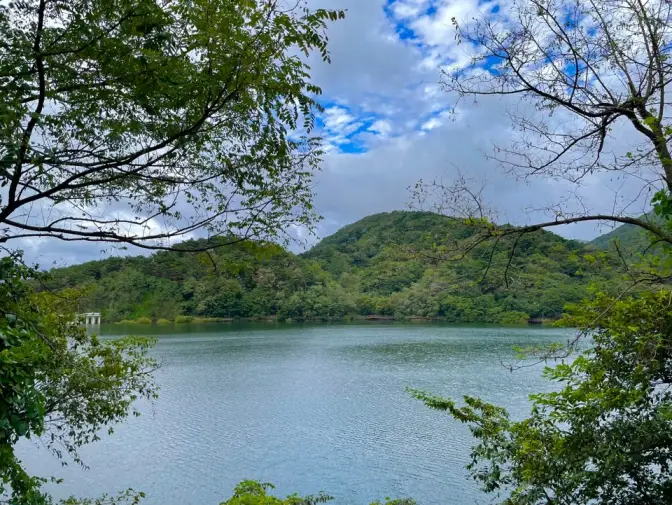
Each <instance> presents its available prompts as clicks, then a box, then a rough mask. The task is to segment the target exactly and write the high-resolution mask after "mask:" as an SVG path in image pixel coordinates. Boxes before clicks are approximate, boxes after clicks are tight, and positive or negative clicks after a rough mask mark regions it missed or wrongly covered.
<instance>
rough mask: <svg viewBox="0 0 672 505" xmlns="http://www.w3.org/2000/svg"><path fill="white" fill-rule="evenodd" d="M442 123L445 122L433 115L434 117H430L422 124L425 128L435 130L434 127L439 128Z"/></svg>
mask: <svg viewBox="0 0 672 505" xmlns="http://www.w3.org/2000/svg"><path fill="white" fill-rule="evenodd" d="M442 124H443V122H442V121H441V120H440V119H439V118H438V117H432V118H429V119H428V120H427V121H425V122H424V123H423V124H422V127H421V128H422V129H423V130H426V131H429V130H433V129H434V128H438V127H439V126H441V125H442Z"/></svg>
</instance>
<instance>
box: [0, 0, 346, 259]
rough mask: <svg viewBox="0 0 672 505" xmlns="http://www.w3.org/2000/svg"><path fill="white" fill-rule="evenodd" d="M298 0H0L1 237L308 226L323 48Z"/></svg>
mask: <svg viewBox="0 0 672 505" xmlns="http://www.w3.org/2000/svg"><path fill="white" fill-rule="evenodd" d="M341 17H343V12H338V11H331V10H310V9H308V8H307V7H306V6H305V5H304V4H303V2H292V3H291V4H290V3H287V4H285V3H284V2H282V1H276V0H272V1H263V2H258V1H256V0H243V1H237V2H220V1H209V0H208V1H200V2H192V1H188V0H171V1H167V2H156V1H155V0H113V1H109V0H104V1H103V0H94V1H90V0H75V1H62V0H39V1H35V2H10V3H7V4H3V5H2V6H0V38H1V39H2V40H3V43H2V45H1V46H0V85H1V86H2V89H3V93H4V98H3V103H2V105H1V106H0V135H1V136H2V147H0V158H1V159H2V164H1V165H0V183H1V185H2V187H3V188H4V192H3V194H2V195H1V200H0V224H2V226H3V228H2V235H1V237H0V238H1V239H2V241H10V240H12V241H13V240H16V239H18V238H21V237H55V238H58V239H61V240H68V241H105V242H110V241H111V242H120V243H123V244H132V245H136V246H141V247H150V248H170V247H171V244H172V243H171V240H170V239H172V238H174V237H180V236H183V235H185V234H188V233H192V232H196V231H199V230H203V231H202V233H209V234H226V235H228V236H231V237H232V240H240V239H242V238H248V237H277V236H278V235H282V234H283V232H284V231H285V230H286V229H287V227H288V226H289V224H300V225H305V226H308V227H310V226H311V225H312V223H313V222H314V220H315V219H316V215H315V214H314V213H313V211H312V206H311V196H312V190H311V176H312V173H313V171H314V169H315V168H316V166H317V163H318V162H319V159H320V154H321V150H320V141H319V139H317V138H313V137H311V136H310V135H311V130H312V127H313V124H314V113H315V111H316V109H319V105H318V103H317V102H316V101H315V97H316V96H317V95H318V94H319V93H320V89H319V88H318V87H317V86H315V85H314V84H312V83H311V82H310V80H309V74H308V70H309V68H308V65H307V63H306V61H305V58H304V55H308V54H309V53H310V52H317V53H319V54H320V55H321V57H322V59H324V60H328V59H329V55H328V52H327V47H326V36H325V33H324V30H325V27H326V23H327V22H328V21H329V20H336V19H338V18H341Z"/></svg>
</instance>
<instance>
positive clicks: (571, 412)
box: [413, 291, 672, 505]
mask: <svg viewBox="0 0 672 505" xmlns="http://www.w3.org/2000/svg"><path fill="white" fill-rule="evenodd" d="M670 306H672V293H670V292H669V291H660V292H657V293H648V294H646V295H645V296H642V297H640V298H638V299H633V298H627V299H623V300H614V299H612V298H609V297H598V298H597V299H595V300H594V301H593V302H592V303H591V304H590V305H589V306H588V307H579V306H577V307H575V309H574V314H573V315H572V316H571V317H568V318H567V319H566V321H565V322H566V323H567V324H571V325H577V326H580V327H582V328H584V329H585V330H590V331H591V332H592V334H593V343H594V345H593V346H592V347H591V348H590V349H588V350H586V351H585V352H584V353H582V354H581V355H580V356H578V357H577V358H576V359H575V360H573V361H570V362H567V363H562V364H560V365H558V366H556V367H554V368H550V367H549V368H546V370H545V374H546V376H547V377H548V378H549V379H550V380H552V381H554V382H556V383H557V384H558V386H559V391H556V392H553V393H542V394H536V395H532V401H533V407H532V414H531V416H530V417H528V418H526V419H524V420H522V421H514V420H512V419H511V418H510V417H509V414H508V413H507V412H506V410H504V409H502V408H500V407H497V406H494V405H491V404H488V403H486V402H484V401H482V400H480V399H478V398H473V397H465V398H464V405H463V406H458V405H457V404H456V403H455V402H454V401H452V400H450V399H444V398H440V397H435V396H432V395H428V394H426V393H423V392H419V391H414V392H413V394H414V395H415V396H416V397H417V398H419V399H420V400H422V401H424V402H425V404H426V405H428V406H429V407H431V408H434V409H438V410H442V411H447V412H449V413H450V415H452V416H453V417H454V418H456V419H457V420H459V421H462V422H464V423H467V424H469V426H470V428H471V432H472V434H473V436H474V437H475V438H476V440H477V441H478V443H477V445H475V446H474V448H473V449H472V454H471V458H472V459H471V463H470V464H469V466H468V468H469V469H470V470H471V474H472V476H473V478H474V479H475V480H476V481H478V482H479V483H480V484H481V485H482V487H483V489H484V490H485V491H487V492H491V493H496V494H497V497H498V498H499V500H498V501H499V502H500V503H504V504H517V505H523V504H525V505H528V504H529V505H532V504H535V505H536V504H544V505H550V504H554V505H564V504H566V505H570V504H571V505H579V504H596V505H600V504H604V505H606V504H609V505H621V504H622V505H625V504H628V505H632V504H649V505H654V504H660V505H663V504H666V503H670V499H672V466H671V465H670V463H671V460H670V451H671V450H672V395H671V394H670V390H669V386H670V383H671V382H672V373H671V372H672V311H671V310H670ZM598 320H599V323H597V322H596V321H598Z"/></svg>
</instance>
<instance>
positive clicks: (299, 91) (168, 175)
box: [0, 0, 343, 503]
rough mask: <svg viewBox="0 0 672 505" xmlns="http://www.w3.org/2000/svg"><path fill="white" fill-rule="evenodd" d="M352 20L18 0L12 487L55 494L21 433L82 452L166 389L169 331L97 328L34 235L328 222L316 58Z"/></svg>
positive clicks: (232, 7)
mask: <svg viewBox="0 0 672 505" xmlns="http://www.w3.org/2000/svg"><path fill="white" fill-rule="evenodd" d="M342 17H343V12H340V11H333V10H323V9H318V10H310V9H309V8H308V7H306V6H305V5H304V3H303V2H301V1H299V2H288V3H287V4H285V3H284V2H283V1H282V0H262V1H258V0H241V1H236V2H226V1H219V0H204V1H199V2H195V3H194V2H191V1H188V0H175V1H169V2H157V1H156V0H74V1H67V2H66V1H63V0H28V1H18V2H10V3H6V4H3V5H1V6H0V39H2V43H1V44H0V87H2V90H3V101H2V104H0V140H1V142H0V187H1V188H3V190H2V192H1V194H0V242H2V243H6V244H7V248H4V247H3V252H4V253H6V256H5V257H3V258H1V261H2V263H1V264H0V274H1V275H2V276H1V277H0V388H1V390H2V398H1V399H0V500H3V501H4V499H5V497H7V499H8V500H9V501H10V502H11V503H37V502H40V501H45V500H47V499H48V497H46V496H45V495H43V494H42V493H41V492H40V490H39V485H40V484H41V482H42V481H41V479H38V478H34V477H31V476H30V475H29V474H28V473H27V472H26V470H25V469H24V468H23V467H22V466H21V463H20V461H18V460H17V459H16V456H15V454H14V445H15V444H16V443H17V441H18V440H19V439H21V438H30V437H35V436H47V438H48V444H47V445H49V446H51V447H52V448H53V451H54V452H55V453H56V454H57V455H58V456H61V455H62V452H61V451H62V449H64V451H65V452H67V453H69V454H70V455H71V456H73V457H74V459H75V461H78V458H77V455H76V454H77V453H76V450H77V448H78V447H79V446H80V445H82V444H84V443H88V442H90V441H93V440H95V439H96V438H97V436H98V435H97V433H98V430H99V429H100V428H102V427H104V426H108V425H110V424H111V423H115V422H118V421H121V420H123V419H124V418H125V417H126V416H127V415H128V414H129V413H131V412H133V410H132V404H133V401H134V400H135V399H136V398H138V397H141V396H144V397H148V398H151V397H153V396H154V394H155V391H156V389H155V386H154V383H153V382H152V378H151V369H152V368H153V362H152V360H151V359H150V358H149V357H148V355H147V350H148V347H149V345H150V344H151V342H149V341H146V340H142V339H125V340H119V341H114V342H101V341H98V340H97V339H96V338H95V337H93V336H90V335H86V334H85V333H84V332H83V331H81V330H80V329H79V328H78V326H77V319H76V316H75V315H74V310H73V307H74V301H73V298H72V297H70V296H65V295H64V294H59V295H58V296H54V295H52V294H50V293H49V292H44V293H41V294H35V293H34V292H33V291H32V290H31V288H30V287H29V286H28V285H27V282H28V281H36V280H40V279H41V278H42V275H41V274H40V273H39V272H38V271H37V270H35V269H32V268H28V267H27V266H25V265H24V264H23V261H22V259H21V256H20V255H19V254H17V253H16V251H15V250H14V249H12V248H15V247H16V246H15V245H14V244H16V241H17V240H18V239H21V238H34V237H47V238H55V239H60V240H64V241H87V242H111V243H115V244H121V245H122V246H126V245H134V246H138V247H143V248H149V249H168V250H172V249H175V248H176V247H175V244H174V243H173V242H172V239H174V238H176V237H181V236H184V235H187V234H193V233H196V232H200V233H205V234H211V235H219V236H221V237H222V238H218V239H217V240H211V241H200V242H198V241H197V242H191V243H188V245H191V246H194V247H192V248H188V249H189V250H201V251H203V250H209V249H213V248H216V247H221V246H223V245H227V244H230V243H233V242H239V241H242V240H245V239H248V238H251V237H255V238H271V239H277V238H286V237H287V235H286V230H287V229H288V227H289V226H290V225H291V224H298V225H303V226H307V227H309V228H310V227H311V226H312V224H313V223H314V221H315V219H316V215H315V214H314V212H313V210H312V206H311V196H312V191H311V176H312V173H313V171H314V169H315V168H316V166H317V164H318V162H319V159H320V155H321V150H320V141H319V139H317V138H315V137H312V136H311V131H312V128H313V124H314V115H315V112H316V111H317V110H319V109H320V106H319V104H318V103H317V102H316V99H315V97H316V95H318V94H319V93H320V89H319V88H318V87H317V86H315V85H314V84H312V83H311V82H310V80H309V79H310V76H309V73H308V71H309V68H308V65H307V63H306V61H305V58H304V56H307V55H309V54H310V53H311V52H318V53H319V55H320V56H321V57H322V59H323V60H325V61H328V59H329V55H328V52H327V46H326V35H325V33H324V31H325V28H326V23H327V22H328V21H335V20H337V19H339V18H342ZM135 277H137V276H135ZM138 280H139V281H142V280H143V279H138ZM54 444H57V445H54ZM58 446H61V447H62V449H58Z"/></svg>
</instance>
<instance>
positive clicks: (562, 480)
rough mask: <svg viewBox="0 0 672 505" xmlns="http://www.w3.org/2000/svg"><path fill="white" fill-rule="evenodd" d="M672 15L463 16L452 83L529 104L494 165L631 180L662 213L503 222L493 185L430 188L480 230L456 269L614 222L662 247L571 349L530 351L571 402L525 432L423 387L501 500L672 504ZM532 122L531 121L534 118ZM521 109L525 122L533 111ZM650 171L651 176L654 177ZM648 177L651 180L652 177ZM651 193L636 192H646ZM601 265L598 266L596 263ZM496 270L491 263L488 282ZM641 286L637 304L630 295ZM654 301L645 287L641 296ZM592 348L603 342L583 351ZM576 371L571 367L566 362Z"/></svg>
mask: <svg viewBox="0 0 672 505" xmlns="http://www.w3.org/2000/svg"><path fill="white" fill-rule="evenodd" d="M671 14H672V4H670V2H667V1H665V0H649V1H641V0H604V1H599V2H598V1H594V0H517V1H515V2H512V3H511V5H509V6H507V8H506V9H502V10H501V12H500V11H491V12H489V14H487V15H486V16H485V17H484V18H482V19H476V20H472V21H468V22H466V23H462V22H461V20H454V21H453V22H454V25H455V28H456V30H457V37H458V39H459V40H460V41H461V42H463V43H464V44H465V46H466V47H468V48H472V49H473V50H474V58H473V60H472V66H471V68H467V69H461V70H457V71H454V72H452V71H451V72H447V73H445V74H444V80H443V83H444V87H445V89H446V90H447V91H448V92H451V93H456V94H457V96H458V97H480V96H487V95H494V96H508V97H509V98H511V97H514V98H515V97H519V98H520V99H521V103H520V107H519V108H518V111H516V110H514V109H512V112H511V121H512V125H513V127H514V128H513V129H514V130H515V131H517V132H519V136H518V137H517V138H516V139H514V141H513V142H512V143H511V144H507V145H503V146H496V148H495V150H494V152H493V154H492V156H491V158H492V159H494V160H496V161H498V162H499V163H500V165H501V166H502V167H504V168H505V169H507V170H511V171H512V172H513V173H515V174H517V175H522V176H524V177H528V176H542V177H551V178H557V177H562V178H566V179H568V180H569V181H572V182H575V183H578V182H580V181H581V180H582V179H583V178H585V177H586V176H588V175H590V174H593V173H595V172H598V171H613V172H616V173H618V174H621V175H626V176H627V175H633V176H634V177H632V178H631V181H632V183H638V184H640V185H641V193H640V194H647V193H648V194H650V195H651V204H652V206H653V213H651V214H647V215H645V216H631V215H627V214H626V213H624V212H618V211H614V212H613V213H604V214H593V213H590V212H587V211H585V212H574V213H571V212H570V213H568V212H566V211H565V210H564V209H563V206H562V205H561V202H560V203H559V204H558V205H556V206H554V207H553V208H552V209H551V210H552V211H553V212H554V216H553V219H551V220H549V221H546V222H539V223H536V224H532V225H529V226H522V227H515V226H497V225H496V224H494V223H492V222H491V219H490V218H489V217H490V211H489V209H488V206H487V205H486V204H485V202H484V201H483V198H482V194H483V193H482V189H481V188H478V187H476V188H475V187H474V186H473V184H472V183H471V181H469V180H468V179H467V178H465V177H464V176H461V175H459V176H458V178H457V180H456V181H454V182H453V183H450V184H445V185H444V184H443V183H442V182H441V181H435V182H434V183H431V184H428V185H426V184H424V183H422V182H421V183H420V184H419V185H418V186H417V188H416V193H415V196H416V197H417V198H418V199H419V201H421V202H423V201H427V199H431V198H435V199H436V200H435V203H436V205H437V206H438V208H439V210H442V211H446V212H452V211H457V212H460V213H461V214H462V216H464V217H465V218H466V222H468V223H469V224H470V225H472V226H473V227H474V228H475V229H476V230H477V232H475V233H474V235H473V239H472V240H471V241H470V242H469V243H468V244H466V245H465V244H461V249H459V248H452V249H451V248H450V247H444V248H443V250H442V251H441V252H442V253H445V254H444V256H445V257H448V258H450V259H461V258H462V257H464V254H465V253H464V250H465V249H466V250H467V251H470V250H477V249H478V248H479V247H482V244H489V247H490V250H491V252H492V254H491V256H490V257H492V255H494V253H495V251H496V250H497V249H498V247H499V248H502V249H505V250H507V254H508V258H509V259H508V263H507V265H506V268H505V269H504V272H503V276H504V279H505V281H506V284H507V285H508V284H509V270H510V266H511V264H512V262H513V260H514V256H515V254H516V253H517V248H518V246H519V245H520V244H521V243H522V242H521V241H522V240H524V237H525V236H526V235H528V234H530V233H532V232H536V231H538V230H541V229H543V228H548V227H554V226H559V225H563V224H569V223H576V222H582V221H611V222H615V223H625V224H631V225H634V226H637V227H639V228H641V229H643V230H646V231H647V232H648V234H649V239H650V242H651V244H652V245H654V244H658V245H659V246H660V247H661V249H660V250H659V251H658V253H657V254H656V255H655V257H652V258H651V257H649V258H647V261H646V262H643V264H641V265H630V264H628V262H627V261H626V259H625V257H624V256H623V255H622V254H621V253H620V251H619V249H618V246H617V252H618V253H619V256H620V258H621V260H622V262H623V265H624V267H625V269H626V277H627V280H628V285H627V287H626V288H625V289H623V290H620V292H618V293H614V294H611V295H608V294H604V293H602V292H600V291H599V290H597V291H594V292H592V293H587V296H588V299H587V300H586V302H585V303H584V304H582V305H579V306H575V307H573V308H572V309H571V312H570V315H569V316H568V317H567V318H566V319H565V322H566V323H567V324H569V325H571V326H574V327H577V328H579V330H578V332H577V334H576V336H575V338H574V339H572V340H571V341H570V342H569V343H568V345H553V346H550V347H547V348H540V349H532V350H529V351H528V352H526V353H523V357H527V358H529V357H532V358H533V359H534V360H535V361H536V362H537V364H538V363H539V362H548V361H549V360H551V359H559V360H561V362H560V363H559V364H556V365H555V366H554V367H547V368H546V369H545V374H546V376H547V377H548V378H549V379H551V380H553V381H556V382H557V383H559V386H560V390H559V391H557V392H554V393H548V394H536V395H532V396H531V400H532V403H533V406H532V412H531V415H530V416H529V417H528V418H526V419H524V420H522V421H513V420H512V419H511V418H510V416H509V414H508V413H507V412H506V411H505V410H504V409H502V408H500V407H497V406H494V405H491V404H488V403H487V402H484V401H483V400H481V399H478V398H473V397H465V398H464V404H463V405H458V403H456V402H455V401H454V400H452V399H444V398H439V397H436V396H433V395H431V394H427V393H424V392H421V391H413V394H414V395H415V396H416V398H418V399H420V400H422V401H424V402H425V404H426V405H428V406H429V407H432V408H436V409H439V410H443V411H446V412H448V413H449V414H450V415H451V416H452V417H453V418H455V419H457V420H459V421H461V422H464V423H467V424H468V425H469V427H470V429H471V431H472V434H473V436H474V437H475V438H476V440H477V443H476V445H475V446H474V448H473V450H472V461H471V463H470V465H469V469H470V470H471V472H472V477H473V478H475V479H476V480H477V481H478V482H480V483H481V485H482V487H483V489H484V490H485V491H486V492H490V493H495V494H496V498H495V499H496V500H497V501H499V502H500V503H505V504H530V505H531V504H535V505H536V504H539V505H542V504H543V505H562V504H567V505H569V504H572V505H575V504H593V503H594V504H610V505H615V504H626V503H627V504H635V503H637V504H663V503H669V502H670V499H672V475H670V465H671V464H672V459H671V458H670V443H671V440H670V438H669V434H670V433H671V428H672V426H671V425H670V423H671V422H672V416H671V415H670V412H672V409H671V407H672V405H671V404H670V400H671V399H672V398H671V397H670V395H669V392H668V391H667V388H668V387H669V382H670V366H671V365H670V363H671V361H670V341H671V337H672V335H671V334H670V328H672V325H671V321H670V315H671V314H672V311H670V306H671V302H672V299H671V298H670V289H669V283H670V280H671V279H672V275H671V270H670V267H671V266H672V254H670V253H671V251H672V249H671V246H672V205H671V202H672V199H671V193H672V158H671V157H670V151H669V142H670V137H671V135H672V126H671V125H670V115H669V111H668V109H669V98H668V96H667V95H668V92H669V84H670V82H672V81H671V77H672V66H670V56H671V55H672V54H671V53H672V46H670V44H669V40H670V35H671V34H672V16H671ZM530 110H532V112H530ZM521 111H522V112H521ZM616 131H619V132H624V131H627V132H629V134H630V135H631V136H633V137H637V138H639V139H640V141H641V142H640V144H639V146H638V147H636V148H634V149H633V150H632V151H631V152H620V151H619V150H618V146H615V147H614V146H613V139H612V138H611V137H612V135H613V134H614V132H616ZM651 173H653V175H650V174H651ZM647 174H648V175H649V177H647ZM638 181H639V182H638ZM592 259H593V261H595V258H592ZM491 264H492V262H491V261H489V262H488V263H487V264H486V267H485V273H484V275H485V274H487V273H488V270H489V269H490V266H491ZM635 287H637V288H638V289H639V291H638V292H637V293H636V295H632V296H631V295H628V290H631V289H633V288H635ZM645 287H646V288H648V289H642V288H645ZM589 335H590V336H591V337H592V340H591V345H588V347H587V349H585V350H583V351H581V352H579V353H578V354H577V355H573V354H574V351H577V349H578V344H579V343H580V342H582V341H584V340H586V338H587V336H589ZM570 356H571V359H567V358H570Z"/></svg>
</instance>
